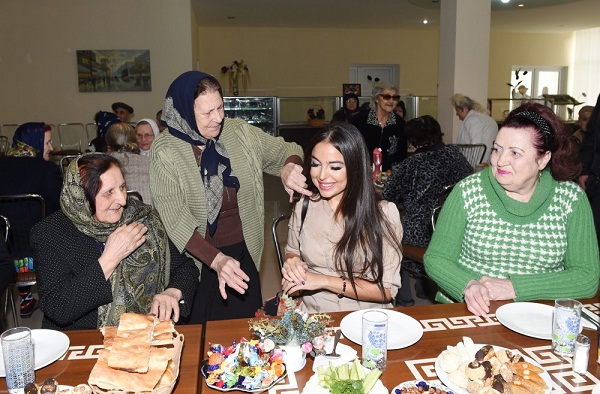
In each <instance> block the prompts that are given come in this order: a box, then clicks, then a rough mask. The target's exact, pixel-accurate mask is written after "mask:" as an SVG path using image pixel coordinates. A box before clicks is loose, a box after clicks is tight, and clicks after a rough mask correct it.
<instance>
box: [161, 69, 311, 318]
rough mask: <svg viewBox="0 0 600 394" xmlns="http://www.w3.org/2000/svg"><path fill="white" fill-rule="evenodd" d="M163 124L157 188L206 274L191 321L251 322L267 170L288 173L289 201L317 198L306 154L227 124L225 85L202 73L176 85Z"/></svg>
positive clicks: (237, 122) (241, 124)
mask: <svg viewBox="0 0 600 394" xmlns="http://www.w3.org/2000/svg"><path fill="white" fill-rule="evenodd" d="M162 120H163V121H164V122H166V124H167V126H168V130H165V131H164V132H162V133H161V134H160V135H159V136H158V137H156V139H155V141H154V143H153V144H152V152H151V155H150V189H151V192H152V199H153V201H154V204H155V207H156V209H157V210H158V212H159V213H160V216H161V219H162V220H163V222H164V224H165V227H166V229H167V233H168V235H169V238H170V239H171V240H172V241H173V243H174V244H175V245H176V246H177V248H178V249H179V251H182V252H183V251H185V252H186V253H187V254H189V255H190V256H191V257H193V258H194V260H195V261H196V265H198V267H199V268H200V270H201V272H200V286H199V287H198V291H197V293H196V297H195V299H194V305H193V307H192V311H191V315H190V320H189V323H204V322H206V321H207V320H223V319H233V318H242V317H252V316H254V313H255V312H256V310H257V309H259V308H260V307H261V306H262V296H261V289H260V280H259V277H258V267H259V264H260V260H261V254H262V249H263V245H264V190H263V189H264V187H263V172H265V173H268V174H271V175H275V176H281V180H282V182H283V184H284V187H285V189H286V191H287V192H288V193H289V194H290V202H291V197H292V195H293V193H294V192H300V193H304V194H310V193H309V192H308V190H305V187H306V178H305V177H304V175H302V149H301V148H300V147H299V146H298V145H296V144H292V143H287V142H285V141H284V140H283V138H275V137H273V136H271V135H269V134H267V133H265V132H264V131H262V130H260V129H259V128H257V127H254V126H251V125H249V124H248V123H247V122H245V121H243V120H241V119H225V117H224V111H223V93H222V91H221V86H220V84H219V82H218V80H217V79H216V78H214V77H213V76H211V75H209V74H205V73H202V72H199V71H189V72H186V73H184V74H182V75H180V76H179V77H177V78H176V79H175V81H173V83H172V84H171V86H170V87H169V90H168V91H167V96H166V99H165V104H164V108H163V114H162Z"/></svg>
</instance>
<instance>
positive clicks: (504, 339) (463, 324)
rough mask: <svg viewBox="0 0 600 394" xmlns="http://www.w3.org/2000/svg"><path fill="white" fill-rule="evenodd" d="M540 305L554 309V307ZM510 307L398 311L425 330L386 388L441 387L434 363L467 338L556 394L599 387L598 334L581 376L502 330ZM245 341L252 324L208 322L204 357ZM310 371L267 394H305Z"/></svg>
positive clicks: (395, 361) (390, 369)
mask: <svg viewBox="0 0 600 394" xmlns="http://www.w3.org/2000/svg"><path fill="white" fill-rule="evenodd" d="M540 302H541V303H545V304H549V305H552V302H551V301H540ZM506 303H508V302H507V301H502V302H492V305H491V310H490V313H489V314H488V315H487V316H485V317H478V316H474V315H472V314H471V313H470V312H469V311H468V310H467V308H466V306H465V304H464V303H456V304H444V305H442V304H436V305H426V306H415V307H408V308H402V307H400V308H396V309H395V310H396V311H398V312H401V313H404V314H406V315H409V316H411V317H412V318H414V319H416V320H417V321H418V322H419V323H420V324H421V326H422V327H423V336H422V337H421V339H420V340H419V341H418V342H417V343H415V344H413V345H411V346H408V347H406V348H403V349H398V350H388V354H387V356H388V359H387V367H386V370H385V371H384V372H383V374H382V376H381V381H382V383H383V385H384V386H385V387H386V388H387V389H388V391H391V390H392V389H394V387H396V386H397V385H398V384H400V383H402V382H405V381H413V380H425V381H428V382H432V383H438V382H439V379H438V377H437V375H436V373H435V360H436V358H437V357H438V355H439V354H440V353H441V352H442V351H443V350H445V349H446V347H447V346H448V345H451V346H455V345H456V344H457V343H458V342H460V341H462V339H463V337H464V336H468V337H471V339H473V341H474V342H475V343H476V344H491V345H495V346H501V347H505V348H509V349H514V350H517V351H518V352H520V353H521V354H523V355H526V356H528V357H530V358H532V359H533V360H535V361H536V362H537V363H539V364H540V365H541V366H542V367H543V368H544V370H545V371H547V372H548V373H549V375H550V378H551V380H552V387H551V392H552V393H557V394H558V393H590V392H591V391H592V390H593V389H594V388H595V387H596V385H600V364H598V363H597V358H598V349H597V348H598V346H597V345H598V333H597V332H596V331H595V330H590V329H587V328H584V329H583V334H585V335H587V336H588V337H589V338H590V341H591V343H592V346H591V349H590V354H589V362H588V372H587V373H586V374H585V375H579V374H577V373H575V372H573V371H572V367H571V358H569V357H561V356H558V355H556V354H554V353H553V352H552V348H551V342H550V341H549V340H542V339H536V338H532V337H529V336H525V335H522V334H519V333H517V332H515V331H512V330H510V329H508V328H506V327H504V326H503V325H501V324H500V323H499V322H498V320H497V319H496V315H495V312H496V310H497V308H498V307H500V306H501V305H503V304H506ZM582 303H583V305H584V307H586V308H587V309H588V310H590V311H591V312H593V313H596V314H600V300H599V298H598V296H596V297H594V298H591V299H586V300H582ZM346 315H347V313H346V312H336V313H332V314H331V316H332V317H333V319H334V321H333V323H332V326H334V327H337V326H339V325H340V322H341V320H342V318H343V317H344V316H346ZM388 335H390V336H395V335H403V333H402V327H398V328H396V329H394V330H393V331H391V332H389V334H388ZM242 337H245V338H249V337H250V333H249V330H248V319H237V320H227V321H214V322H207V323H206V325H205V333H204V338H205V339H204V344H203V352H204V353H206V351H207V350H208V349H209V348H210V344H211V343H219V344H222V345H230V344H231V343H232V340H234V339H235V340H239V339H240V338H242ZM340 342H341V343H343V344H346V345H349V346H351V347H352V348H354V349H355V350H356V351H357V352H358V355H359V357H360V352H361V349H360V345H357V344H355V343H353V342H351V341H350V340H348V339H347V338H342V339H341V341H340ZM204 358H205V356H204ZM312 365H313V360H312V358H310V357H309V358H307V363H306V366H305V367H304V368H303V369H302V370H300V371H298V372H295V373H294V372H290V373H288V375H287V376H286V378H285V379H284V380H283V381H281V382H280V383H279V384H277V385H276V386H274V387H272V388H271V389H270V390H269V394H283V393H287V394H292V393H301V392H302V390H303V388H304V385H305V384H306V382H307V381H308V380H309V379H310V377H311V376H312V375H313V374H314V372H313V371H312ZM201 379H202V383H201V387H200V388H201V392H202V393H203V394H204V393H216V392H218V390H215V389H212V388H210V387H208V386H207V385H206V381H205V380H204V378H201ZM392 394H393V393H392Z"/></svg>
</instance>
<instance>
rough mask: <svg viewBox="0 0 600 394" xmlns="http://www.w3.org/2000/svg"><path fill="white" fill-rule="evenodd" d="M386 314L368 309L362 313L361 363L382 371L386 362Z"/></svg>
mask: <svg viewBox="0 0 600 394" xmlns="http://www.w3.org/2000/svg"><path fill="white" fill-rule="evenodd" d="M387 332H388V315H387V314H386V313H385V312H383V311H378V310H369V311H366V312H365V313H363V315H362V365H363V366H365V367H366V368H369V369H375V368H378V369H379V370H380V371H382V372H383V371H384V370H385V367H386V364H387Z"/></svg>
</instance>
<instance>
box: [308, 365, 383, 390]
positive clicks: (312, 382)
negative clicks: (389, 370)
mask: <svg viewBox="0 0 600 394" xmlns="http://www.w3.org/2000/svg"><path fill="white" fill-rule="evenodd" d="M363 368H364V367H363ZM369 371H370V370H369V369H367V368H365V373H368V372H369ZM328 393H329V390H328V389H326V388H324V387H321V386H319V374H318V373H315V374H313V376H311V377H310V379H308V382H306V385H305V386H304V390H303V391H302V394H328ZM388 393H389V392H388V389H386V388H385V386H384V385H383V383H382V382H381V379H377V382H376V383H375V386H373V388H372V389H371V390H370V391H369V392H368V393H365V394H388Z"/></svg>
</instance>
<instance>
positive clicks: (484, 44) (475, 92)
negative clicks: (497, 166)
mask: <svg viewBox="0 0 600 394" xmlns="http://www.w3.org/2000/svg"><path fill="white" fill-rule="evenodd" d="M440 7H441V9H440V61H439V65H440V68H439V75H438V81H439V82H438V121H439V122H440V125H441V126H442V131H443V132H444V133H445V135H444V141H445V142H446V143H452V142H455V141H456V139H457V137H458V131H459V130H460V121H459V120H458V118H457V117H456V116H455V113H454V108H453V107H452V105H450V97H452V95H453V94H454V93H462V94H464V95H465V96H469V97H471V98H472V99H474V100H476V101H478V102H479V103H481V105H483V106H484V107H485V106H487V91H488V73H489V58H490V56H489V55H490V18H491V0H444V1H441V2H440Z"/></svg>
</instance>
